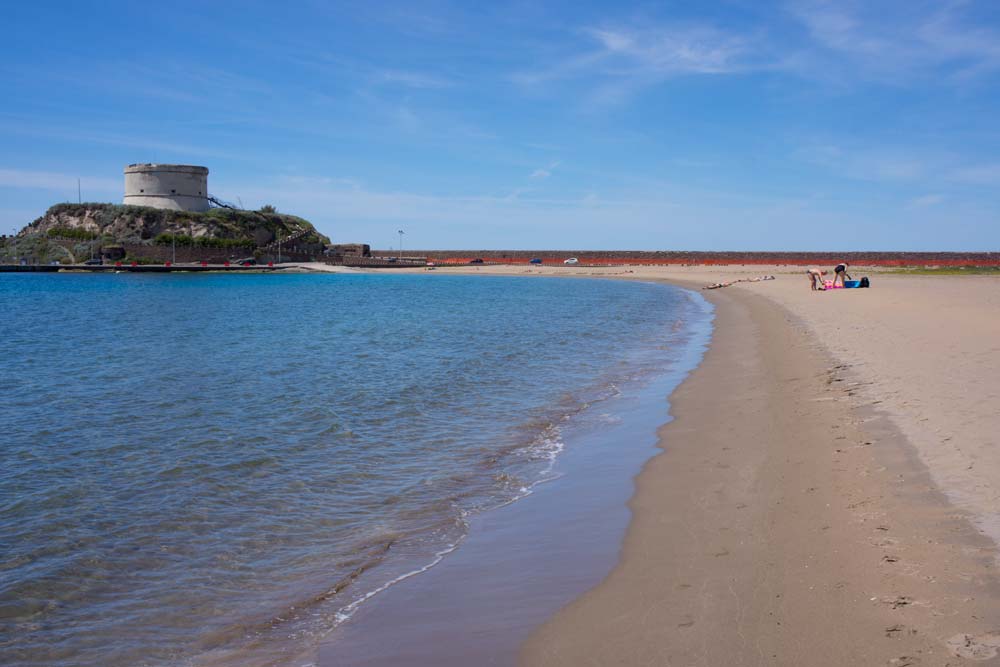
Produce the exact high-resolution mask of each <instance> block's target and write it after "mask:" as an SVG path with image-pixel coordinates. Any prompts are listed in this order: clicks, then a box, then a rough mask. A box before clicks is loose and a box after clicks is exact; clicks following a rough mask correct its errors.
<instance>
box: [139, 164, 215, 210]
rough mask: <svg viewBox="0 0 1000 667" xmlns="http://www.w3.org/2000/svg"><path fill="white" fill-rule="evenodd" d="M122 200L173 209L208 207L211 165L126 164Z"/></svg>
mask: <svg viewBox="0 0 1000 667" xmlns="http://www.w3.org/2000/svg"><path fill="white" fill-rule="evenodd" d="M122 203H123V204H128V205H130V206H152V207H153V208H168V209H172V210H174V211H207V210H208V209H209V208H210V206H209V202H208V167H196V166H193V165H188V164H130V165H129V166H127V167H125V198H124V199H123V200H122Z"/></svg>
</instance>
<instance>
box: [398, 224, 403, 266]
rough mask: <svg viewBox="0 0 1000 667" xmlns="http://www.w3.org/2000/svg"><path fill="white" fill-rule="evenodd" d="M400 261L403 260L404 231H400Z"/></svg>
mask: <svg viewBox="0 0 1000 667" xmlns="http://www.w3.org/2000/svg"><path fill="white" fill-rule="evenodd" d="M399 259H403V230H402V229H400V230H399Z"/></svg>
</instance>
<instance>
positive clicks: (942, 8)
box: [788, 0, 1000, 85]
mask: <svg viewBox="0 0 1000 667" xmlns="http://www.w3.org/2000/svg"><path fill="white" fill-rule="evenodd" d="M972 4H974V3H971V2H964V1H952V2H942V3H936V4H932V5H931V9H930V10H927V9H923V8H922V7H921V6H920V5H919V4H916V5H914V4H913V3H904V4H902V5H900V6H899V7H898V8H897V9H896V10H895V11H894V10H892V9H891V8H890V9H889V10H888V11H887V8H886V7H885V6H884V5H883V4H881V3H874V4H873V3H863V2H857V1H843V0H837V1H836V2H834V1H832V0H795V1H794V2H791V3H790V4H789V5H788V9H789V13H790V15H791V16H792V17H794V18H795V19H796V20H797V21H798V22H799V23H800V24H801V25H802V26H803V27H804V28H805V30H806V31H807V33H808V36H809V37H810V38H811V43H810V44H808V45H807V48H808V49H810V50H811V53H806V54H801V53H800V54H799V56H800V57H799V59H798V62H799V64H800V65H803V64H805V65H806V67H807V68H811V70H812V71H811V72H808V73H809V74H811V75H815V76H818V77H823V76H829V75H831V74H836V70H841V71H842V70H845V69H846V70H847V71H849V73H850V74H851V75H852V76H854V77H857V78H859V79H861V80H872V79H875V80H880V81H881V82H885V83H890V82H891V83H894V84H896V85H903V84H905V83H907V81H908V80H909V79H918V78H919V79H923V78H926V77H941V76H942V75H944V76H946V77H950V78H953V79H955V78H968V77H969V76H975V75H978V74H983V73H988V72H994V71H997V70H1000V33H998V32H997V31H995V30H991V29H989V28H985V27H981V26H979V25H976V24H975V23H974V22H973V21H972V19H970V18H969V17H968V16H967V15H966V13H965V10H967V9H968V8H969V6H971V5H972ZM887 14H889V15H891V18H892V20H886V16H887ZM824 53H826V54H829V55H831V56H835V58H824Z"/></svg>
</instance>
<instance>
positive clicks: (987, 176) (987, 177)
mask: <svg viewBox="0 0 1000 667" xmlns="http://www.w3.org/2000/svg"><path fill="white" fill-rule="evenodd" d="M947 178H948V180H949V181H952V182H955V183H965V184H967V185H986V186H998V185H1000V164H980V165H971V166H966V167H960V168H957V169H955V170H953V171H951V172H950V173H949V174H948V175H947Z"/></svg>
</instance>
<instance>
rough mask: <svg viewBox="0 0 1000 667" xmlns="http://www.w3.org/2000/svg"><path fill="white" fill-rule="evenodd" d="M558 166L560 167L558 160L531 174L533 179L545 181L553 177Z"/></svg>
mask: <svg viewBox="0 0 1000 667" xmlns="http://www.w3.org/2000/svg"><path fill="white" fill-rule="evenodd" d="M558 166H559V161H558V160H555V161H553V162H550V163H549V164H547V165H546V166H544V167H541V168H539V169H536V170H535V171H533V172H531V178H532V179H534V180H545V179H546V178H548V177H549V176H551V175H552V172H553V170H555V168H556V167H558Z"/></svg>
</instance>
